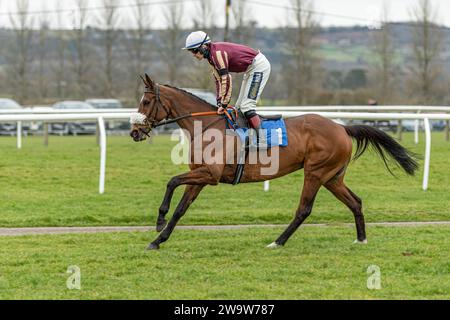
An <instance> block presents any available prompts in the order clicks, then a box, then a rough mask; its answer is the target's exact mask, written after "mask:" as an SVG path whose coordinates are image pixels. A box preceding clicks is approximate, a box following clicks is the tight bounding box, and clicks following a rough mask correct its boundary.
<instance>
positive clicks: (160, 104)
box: [138, 83, 231, 137]
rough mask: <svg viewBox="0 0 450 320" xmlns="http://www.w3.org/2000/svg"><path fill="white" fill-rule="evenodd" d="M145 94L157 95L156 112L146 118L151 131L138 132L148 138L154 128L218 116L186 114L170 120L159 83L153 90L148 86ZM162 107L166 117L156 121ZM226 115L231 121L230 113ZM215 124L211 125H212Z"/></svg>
mask: <svg viewBox="0 0 450 320" xmlns="http://www.w3.org/2000/svg"><path fill="white" fill-rule="evenodd" d="M144 93H154V94H155V99H156V102H155V106H156V107H154V108H153V109H154V110H152V112H151V113H150V114H149V115H148V116H146V118H145V122H147V124H148V126H149V130H148V131H145V130H144V129H143V128H138V130H139V131H141V132H142V133H143V134H145V135H146V136H147V137H150V132H151V131H152V130H153V129H154V128H158V127H161V126H164V125H167V124H170V123H174V122H177V121H179V120H182V119H186V118H191V117H198V116H213V115H216V116H217V112H216V111H207V112H194V113H188V114H185V115H182V116H179V117H176V118H173V119H169V117H170V115H171V112H170V109H169V108H168V107H167V106H166V105H165V104H164V102H163V101H162V100H161V93H160V85H159V84H158V83H155V84H154V89H153V88H149V87H147V86H146V87H145V91H144ZM160 107H161V108H163V110H164V111H165V113H166V117H165V118H164V119H162V120H156V119H155V118H156V116H157V115H158V112H159V110H160V109H159V108H160ZM225 115H226V116H227V117H228V118H230V119H231V116H230V115H229V113H228V112H227V111H225ZM219 120H221V119H218V121H219ZM214 123H215V122H213V123H211V124H210V125H212V124H214ZM210 125H209V126H210ZM209 126H208V127H209ZM208 127H207V128H208ZM204 130H205V129H204ZM204 130H203V131H204Z"/></svg>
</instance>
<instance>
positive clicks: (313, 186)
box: [267, 175, 321, 248]
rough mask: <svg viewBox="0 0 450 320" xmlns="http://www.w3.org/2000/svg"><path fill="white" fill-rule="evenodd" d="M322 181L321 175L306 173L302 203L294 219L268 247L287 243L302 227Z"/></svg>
mask: <svg viewBox="0 0 450 320" xmlns="http://www.w3.org/2000/svg"><path fill="white" fill-rule="evenodd" d="M320 186H321V182H320V179H319V177H317V176H314V175H306V176H305V181H304V182H303V190H302V195H301V197H300V205H299V207H298V209H297V212H296V214H295V218H294V220H293V221H292V222H291V224H290V225H289V226H288V227H287V229H286V230H285V231H284V232H283V233H282V234H281V235H280V237H279V238H278V239H277V240H276V241H275V242H273V243H271V244H270V245H268V246H267V247H268V248H276V247H278V246H282V245H284V244H285V243H286V241H287V240H288V239H289V237H290V236H291V235H292V234H293V233H294V232H295V231H296V230H297V229H298V227H300V225H301V224H302V223H303V221H305V219H306V218H307V217H308V216H309V215H310V214H311V210H312V207H313V204H314V199H315V198H316V195H317V191H319V189H320Z"/></svg>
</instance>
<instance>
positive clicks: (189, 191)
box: [147, 185, 205, 250]
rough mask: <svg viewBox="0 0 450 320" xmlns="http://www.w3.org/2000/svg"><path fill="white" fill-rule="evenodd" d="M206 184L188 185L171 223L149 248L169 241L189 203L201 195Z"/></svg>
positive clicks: (154, 248)
mask: <svg viewBox="0 0 450 320" xmlns="http://www.w3.org/2000/svg"><path fill="white" fill-rule="evenodd" d="M204 186H205V185H194V186H192V185H188V186H187V187H186V190H185V191H184V194H183V197H182V198H181V200H180V203H179V204H178V206H177V208H176V209H175V212H174V214H173V216H172V219H170V222H169V224H168V225H167V227H166V228H165V229H164V231H163V232H161V233H160V235H159V236H158V238H156V239H155V241H153V242H152V243H150V244H149V246H148V248H147V249H148V250H156V249H159V245H160V244H161V243H163V242H165V241H167V239H169V237H170V235H171V233H172V231H173V229H174V228H175V226H176V224H177V223H178V221H179V220H180V219H181V217H182V216H183V215H184V214H185V213H186V210H187V209H188V208H189V205H190V204H191V203H192V202H194V200H195V199H196V198H197V196H198V195H199V193H200V191H202V189H203V187H204Z"/></svg>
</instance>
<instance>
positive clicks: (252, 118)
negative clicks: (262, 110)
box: [244, 110, 261, 149]
mask: <svg viewBox="0 0 450 320" xmlns="http://www.w3.org/2000/svg"><path fill="white" fill-rule="evenodd" d="M244 116H245V118H246V119H247V122H248V126H249V130H250V131H249V148H251V149H253V148H258V145H259V142H260V134H259V133H260V130H261V118H260V117H259V115H258V114H256V112H255V110H249V111H247V112H245V113H244ZM254 135H256V138H255V137H254Z"/></svg>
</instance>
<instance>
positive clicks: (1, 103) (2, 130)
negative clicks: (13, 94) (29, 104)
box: [0, 98, 23, 135]
mask: <svg viewBox="0 0 450 320" xmlns="http://www.w3.org/2000/svg"><path fill="white" fill-rule="evenodd" d="M21 109H23V107H22V106H21V105H20V104H18V103H17V102H16V101H14V100H11V99H4V98H0V112H1V110H7V111H10V110H21ZM16 130H17V123H16V122H0V134H2V135H14V134H15V133H16Z"/></svg>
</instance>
